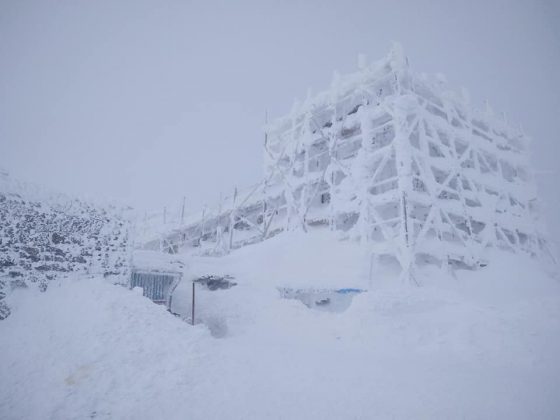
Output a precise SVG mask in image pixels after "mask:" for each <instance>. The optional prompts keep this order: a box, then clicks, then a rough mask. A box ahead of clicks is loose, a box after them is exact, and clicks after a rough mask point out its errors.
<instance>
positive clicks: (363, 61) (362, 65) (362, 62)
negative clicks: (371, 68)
mask: <svg viewBox="0 0 560 420" xmlns="http://www.w3.org/2000/svg"><path fill="white" fill-rule="evenodd" d="M366 68H367V56H366V55H365V54H363V53H360V54H358V69H360V70H365V69H366Z"/></svg>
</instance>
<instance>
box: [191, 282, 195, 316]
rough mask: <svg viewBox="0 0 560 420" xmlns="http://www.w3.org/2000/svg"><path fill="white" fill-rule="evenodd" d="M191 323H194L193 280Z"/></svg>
mask: <svg viewBox="0 0 560 420" xmlns="http://www.w3.org/2000/svg"><path fill="white" fill-rule="evenodd" d="M191 324H192V325H194V281H193V282H192V312H191Z"/></svg>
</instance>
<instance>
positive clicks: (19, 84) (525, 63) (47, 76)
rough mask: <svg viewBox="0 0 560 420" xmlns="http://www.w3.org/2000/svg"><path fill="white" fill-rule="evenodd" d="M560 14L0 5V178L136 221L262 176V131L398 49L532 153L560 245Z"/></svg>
mask: <svg viewBox="0 0 560 420" xmlns="http://www.w3.org/2000/svg"><path fill="white" fill-rule="evenodd" d="M559 20H560V7H559V6H558V4H557V3H556V2H555V1H554V0H550V1H470V2H464V1H425V2H421V1H409V2H405V1H399V2H386V1H363V2H358V1H344V2H334V1H330V2H326V1H307V2H296V1H284V2H280V1H258V2H256V1H255V2H210V1H208V2H202V1H198V2H195V1H178V0H177V1H75V0H73V1H56V2H54V1H25V0H24V1H22V0H17V1H15V0H12V1H10V0H5V1H3V2H2V3H0V167H3V168H4V169H6V170H8V171H9V172H10V173H12V174H13V175H14V176H16V177H19V178H23V179H25V180H29V181H32V182H36V183H41V184H45V185H48V186H50V187H54V188H56V189H59V190H62V191H67V192H70V193H73V194H81V195H83V194H85V195H90V196H93V197H106V198H111V199H117V200H119V201H121V202H124V203H130V204H132V205H134V206H135V207H137V208H139V209H161V208H162V207H163V206H164V205H167V206H176V207H178V206H180V203H181V200H182V197H183V196H184V195H185V196H186V197H187V207H188V210H189V211H195V210H198V209H200V208H201V207H202V206H203V204H204V203H214V202H216V201H217V200H218V197H219V194H220V193H223V194H228V193H229V192H231V190H232V189H233V188H234V186H236V185H238V186H248V185H249V184H252V183H254V182H257V181H258V180H259V179H260V178H261V174H262V168H261V165H262V142H263V134H262V124H263V122H264V115H265V110H268V113H269V115H270V116H271V117H275V116H280V115H282V114H284V113H285V112H287V111H288V110H289V108H290V106H291V104H292V102H293V100H294V98H295V97H300V98H302V97H304V96H305V95H306V92H307V89H308V88H309V87H311V88H312V89H313V91H317V90H320V89H323V88H325V87H327V86H328V85H329V83H330V80H331V77H332V72H333V70H338V71H340V72H341V73H344V72H348V71H352V70H354V69H355V68H356V63H357V55H358V54H359V53H365V54H367V55H368V58H369V59H371V60H374V59H377V58H380V57H382V56H384V55H385V54H386V52H387V51H388V49H389V47H390V45H391V42H392V41H393V40H397V41H399V42H401V43H402V44H403V45H404V47H405V51H406V53H407V55H408V57H409V61H410V64H411V67H412V68H413V69H414V70H416V71H419V72H427V73H435V72H441V73H444V74H446V75H447V78H448V80H449V82H450V84H451V85H452V86H456V87H457V88H459V87H461V86H465V87H467V88H468V90H469V91H470V93H471V97H472V101H473V103H475V104H480V105H482V103H483V101H484V100H486V99H488V100H489V101H490V103H491V105H492V106H493V108H494V109H495V110H497V111H504V112H505V113H506V116H507V118H508V119H509V120H511V121H513V122H515V123H520V124H522V125H523V127H524V129H525V131H526V132H527V133H529V134H530V135H531V136H532V138H533V146H532V147H533V149H532V151H533V156H532V160H533V165H534V169H535V171H536V174H537V181H538V183H539V187H540V195H541V199H542V201H543V202H544V204H545V208H546V214H545V215H546V217H547V219H548V224H549V226H550V227H551V231H552V234H553V236H555V237H560V224H559V223H558V222H557V220H556V214H558V212H560V188H559V187H558V185H557V182H558V181H557V178H558V175H559V171H558V164H557V160H558V158H559V157H560V147H559V146H558V144H559V142H558V133H560V118H559V117H560V83H559V82H558V74H560V29H559V27H558V25H557V22H558V21H559Z"/></svg>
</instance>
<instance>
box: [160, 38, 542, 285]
mask: <svg viewBox="0 0 560 420" xmlns="http://www.w3.org/2000/svg"><path fill="white" fill-rule="evenodd" d="M359 67H360V68H359V70H358V71H357V72H356V73H354V74H350V75H347V76H343V77H341V76H337V75H335V77H334V79H333V82H332V85H331V87H330V88H329V89H328V90H326V91H324V92H322V93H319V94H318V95H315V96H311V95H309V96H308V98H307V99H306V100H305V101H303V102H300V103H296V104H295V105H294V106H293V109H292V110H291V112H290V113H289V114H288V115H286V116H284V117H282V118H279V119H277V120H275V121H272V122H271V123H269V124H268V125H267V126H266V140H265V178H264V181H263V182H261V183H259V184H257V185H256V186H254V187H253V188H252V189H250V190H248V191H246V192H243V193H238V192H237V191H236V193H235V194H234V195H233V197H230V198H228V199H226V201H225V202H224V203H222V204H221V205H220V207H219V208H217V209H214V210H213V211H210V210H208V209H206V210H205V211H204V212H203V213H202V215H200V216H199V217H197V218H195V219H192V220H190V221H188V222H187V223H185V225H184V226H182V227H180V228H177V229H175V230H173V232H171V233H166V234H164V235H162V236H161V238H160V240H159V244H160V245H161V247H162V248H163V249H166V250H177V249H178V247H181V246H183V247H184V246H187V247H189V246H192V247H195V248H199V247H202V249H204V250H206V251H207V252H227V251H228V250H229V249H231V248H235V247H239V246H243V245H244V244H247V243H252V242H256V241H260V240H263V239H266V238H268V237H270V236H273V235H275V234H277V233H279V232H282V231H285V230H292V229H303V230H305V231H309V230H312V229H318V228H323V229H330V230H332V231H337V232H339V234H340V236H341V238H342V239H353V240H359V241H361V242H362V243H363V244H364V245H365V246H367V247H368V248H369V249H370V250H371V255H372V256H373V257H374V258H373V260H374V261H379V260H384V259H385V260H387V259H388V260H393V261H394V262H398V264H399V266H400V267H401V269H402V275H403V276H404V277H407V278H414V276H413V271H414V267H417V266H418V265H422V264H426V263H434V264H436V265H439V266H440V267H448V266H455V267H457V266H459V267H470V268H476V267H477V266H480V265H483V264H484V263H485V261H484V253H485V250H487V248H489V247H498V248H503V249H508V250H511V251H515V252H526V253H529V254H532V255H538V254H541V253H543V252H547V250H546V246H547V245H546V242H545V241H544V240H543V236H542V235H541V230H542V228H541V227H540V225H539V222H538V220H537V211H536V190H535V186H534V184H533V181H532V178H531V174H530V171H529V167H528V160H527V148H528V139H527V138H526V137H525V136H524V135H523V133H522V131H521V130H520V129H518V128H515V127H512V126H511V125H510V124H508V123H507V122H506V121H505V118H503V117H496V116H494V114H493V113H492V111H491V110H490V109H489V107H487V108H486V109H485V110H483V111H477V110H475V109H474V108H473V107H471V106H470V104H469V100H468V95H467V94H466V93H464V92H463V93H461V94H456V93H453V92H450V91H448V90H447V88H446V86H445V82H444V81H443V80H442V79H443V78H442V77H438V78H435V80H430V79H428V78H427V77H425V76H419V75H416V74H414V73H413V72H411V71H410V69H409V66H408V62H407V59H406V57H405V55H404V54H403V53H402V51H401V49H400V48H399V47H398V46H397V47H395V48H394V49H393V50H392V51H391V53H390V54H389V55H388V56H387V57H386V58H385V59H383V60H381V61H379V62H376V63H374V64H371V65H367V64H366V63H365V62H364V60H360V66H359Z"/></svg>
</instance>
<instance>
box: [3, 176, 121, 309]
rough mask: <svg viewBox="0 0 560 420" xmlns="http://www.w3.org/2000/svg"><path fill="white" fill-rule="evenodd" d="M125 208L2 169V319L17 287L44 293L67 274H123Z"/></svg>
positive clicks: (116, 275) (117, 275) (119, 275)
mask: <svg viewBox="0 0 560 420" xmlns="http://www.w3.org/2000/svg"><path fill="white" fill-rule="evenodd" d="M126 213H127V212H126V210H124V209H120V208H117V207H115V206H110V205H108V206H96V205H94V204H91V203H89V202H86V201H83V200H79V199H76V198H70V197H67V196H64V195H61V194H53V193H48V192H46V191H44V190H41V189H39V188H37V187H34V186H31V185H29V184H25V183H22V182H18V181H17V180H14V179H12V178H10V177H9V176H8V175H7V174H6V173H2V172H0V319H3V318H5V317H6V316H8V315H9V313H10V310H9V308H8V306H7V305H6V304H5V303H4V302H3V299H4V297H5V296H6V295H7V294H8V293H10V292H11V291H12V290H14V289H16V288H19V287H38V288H39V289H40V290H42V291H44V290H46V289H47V287H48V284H49V281H50V280H53V279H55V278H57V277H64V276H67V275H68V274H69V273H76V272H78V273H83V274H85V275H87V274H102V275H104V276H115V277H117V280H118V279H119V278H120V279H122V278H125V276H126V274H127V270H128V260H129V258H128V255H129V248H128V247H129V227H130V222H129V221H128V218H127V216H126Z"/></svg>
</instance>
